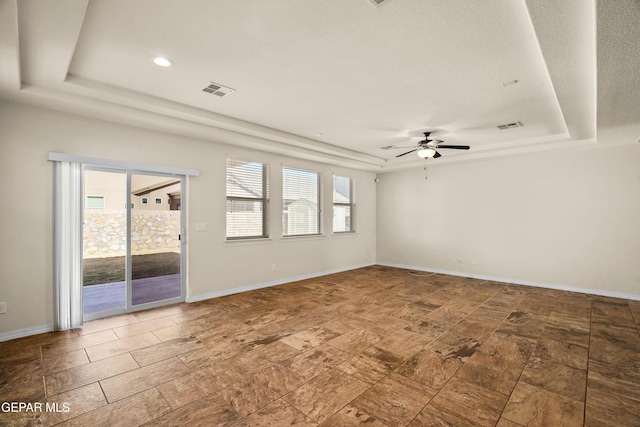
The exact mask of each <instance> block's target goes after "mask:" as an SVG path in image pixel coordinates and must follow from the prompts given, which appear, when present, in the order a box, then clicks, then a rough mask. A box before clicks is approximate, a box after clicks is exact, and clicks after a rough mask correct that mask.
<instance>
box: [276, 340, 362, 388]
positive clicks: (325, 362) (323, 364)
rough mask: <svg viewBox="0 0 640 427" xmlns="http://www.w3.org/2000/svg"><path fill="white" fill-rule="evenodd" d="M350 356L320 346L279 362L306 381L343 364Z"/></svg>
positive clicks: (330, 346)
mask: <svg viewBox="0 0 640 427" xmlns="http://www.w3.org/2000/svg"><path fill="white" fill-rule="evenodd" d="M349 357H351V355H350V354H349V353H347V352H344V351H342V350H340V349H337V348H335V347H333V346H332V345H329V344H321V345H319V346H317V347H314V348H312V349H309V350H306V351H304V352H302V353H300V354H298V355H296V356H294V357H291V358H289V359H286V360H283V361H282V362H280V364H282V365H283V366H286V367H287V368H289V369H291V370H292V371H293V372H295V373H297V374H298V375H300V376H301V377H302V378H304V379H305V380H306V381H309V380H311V379H312V378H315V377H317V376H318V375H320V374H322V373H324V372H326V371H328V370H330V369H331V368H332V367H334V366H336V365H338V364H340V363H342V362H344V361H345V360H347V358H349Z"/></svg>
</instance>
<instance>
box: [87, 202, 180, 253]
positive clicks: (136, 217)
mask: <svg viewBox="0 0 640 427" xmlns="http://www.w3.org/2000/svg"><path fill="white" fill-rule="evenodd" d="M126 219H127V218H126V215H125V213H124V212H120V211H103V210H95V211H93V210H88V209H87V210H86V211H85V215H84V228H83V239H84V244H83V252H84V254H83V255H84V257H85V258H94V257H110V256H121V255H124V254H125V253H126V250H127V247H126V243H127V242H126V238H125V236H126ZM179 234H180V211H135V210H134V211H133V212H132V213H131V252H132V253H133V254H136V253H145V252H153V251H171V250H176V251H177V250H180V241H179V240H178V235H179Z"/></svg>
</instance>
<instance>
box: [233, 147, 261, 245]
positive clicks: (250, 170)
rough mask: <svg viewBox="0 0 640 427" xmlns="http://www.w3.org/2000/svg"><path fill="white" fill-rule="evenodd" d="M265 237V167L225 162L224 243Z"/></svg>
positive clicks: (256, 164) (248, 163)
mask: <svg viewBox="0 0 640 427" xmlns="http://www.w3.org/2000/svg"><path fill="white" fill-rule="evenodd" d="M261 237H269V165H266V164H263V163H257V162H245V161H240V160H233V159H227V239H228V240H234V239H251V238H261Z"/></svg>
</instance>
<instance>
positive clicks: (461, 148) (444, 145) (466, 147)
mask: <svg viewBox="0 0 640 427" xmlns="http://www.w3.org/2000/svg"><path fill="white" fill-rule="evenodd" d="M438 148H453V149H454V150H468V149H469V148H471V147H469V146H468V145H447V144H439V145H438Z"/></svg>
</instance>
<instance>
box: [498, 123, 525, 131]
mask: <svg viewBox="0 0 640 427" xmlns="http://www.w3.org/2000/svg"><path fill="white" fill-rule="evenodd" d="M521 127H522V123H520V122H513V123H507V124H506V125H499V126H498V129H500V130H507V129H513V128H521Z"/></svg>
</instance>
